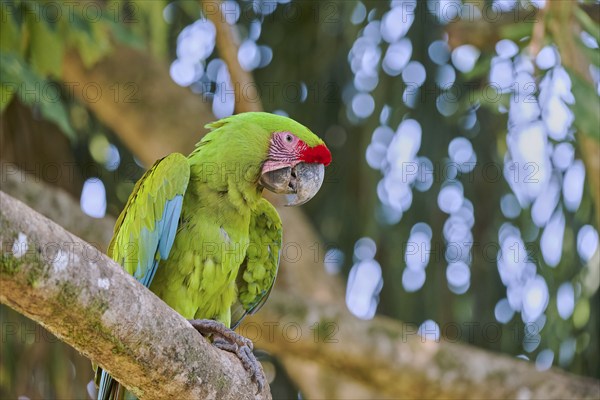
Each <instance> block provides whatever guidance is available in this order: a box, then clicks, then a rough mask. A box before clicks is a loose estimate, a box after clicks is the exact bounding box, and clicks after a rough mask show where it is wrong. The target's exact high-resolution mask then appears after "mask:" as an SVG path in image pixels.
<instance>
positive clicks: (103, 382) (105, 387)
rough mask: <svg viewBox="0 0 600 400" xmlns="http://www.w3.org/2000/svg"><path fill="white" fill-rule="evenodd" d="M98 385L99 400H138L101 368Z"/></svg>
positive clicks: (97, 372) (98, 374) (97, 374)
mask: <svg viewBox="0 0 600 400" xmlns="http://www.w3.org/2000/svg"><path fill="white" fill-rule="evenodd" d="M96 384H97V385H98V400H137V397H135V396H134V395H133V394H131V393H130V392H129V391H128V390H126V389H125V387H124V386H123V385H121V384H120V383H119V382H117V381H116V380H114V379H113V377H112V376H110V375H109V374H108V373H107V372H106V371H103V370H102V369H100V367H98V370H97V371H96Z"/></svg>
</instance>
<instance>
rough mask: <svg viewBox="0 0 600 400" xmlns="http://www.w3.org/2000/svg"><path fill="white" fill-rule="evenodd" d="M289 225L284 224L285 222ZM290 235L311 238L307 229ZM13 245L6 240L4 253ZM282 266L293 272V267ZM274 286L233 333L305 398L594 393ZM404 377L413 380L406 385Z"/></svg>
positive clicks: (48, 197) (327, 297)
mask: <svg viewBox="0 0 600 400" xmlns="http://www.w3.org/2000/svg"><path fill="white" fill-rule="evenodd" d="M5 169H6V168H5ZM20 174H23V173H22V172H20ZM20 174H17V173H11V174H10V175H8V177H9V178H7V179H6V180H4V179H3V180H2V182H3V185H4V186H3V188H6V187H8V188H9V189H8V190H10V191H11V194H13V195H15V196H18V197H22V198H24V199H26V201H32V199H35V202H36V204H37V205H40V204H41V205H45V204H54V205H55V206H54V207H47V208H48V210H49V212H48V215H49V216H51V217H52V218H55V219H56V220H58V221H62V219H63V218H66V219H65V220H66V221H67V225H66V226H67V227H68V228H69V229H71V228H73V229H78V228H79V229H82V232H83V233H82V235H84V238H88V237H90V236H89V235H92V236H91V237H94V235H100V232H99V231H101V230H106V232H105V233H104V235H110V232H111V231H112V223H113V221H112V219H109V218H106V219H105V220H96V219H92V218H89V217H81V218H79V219H78V221H79V224H75V223H73V220H71V219H70V217H69V216H68V215H67V214H68V213H67V212H66V210H72V209H76V208H77V204H76V203H75V202H74V201H73V200H72V199H71V198H70V197H69V196H68V195H66V194H65V193H61V191H60V190H50V189H49V188H48V185H47V184H44V183H41V182H36V181H25V182H26V184H21V185H15V184H11V183H9V184H8V185H6V184H5V183H6V182H7V181H10V179H11V178H14V177H19V178H18V179H14V180H15V181H16V182H21V183H25V182H23V179H25V178H22V177H21V176H22V175H20ZM23 176H25V177H27V179H29V178H31V177H29V176H27V175H23ZM23 193H25V194H23ZM27 193H36V194H37V195H36V196H34V197H32V196H28V195H26V194H27ZM3 204H4V203H3ZM44 207H45V206H44ZM69 221H71V222H69ZM294 222H295V221H294V220H293V219H292V220H288V221H287V223H288V224H290V226H294ZM96 224H97V225H96ZM77 225H79V227H78V226H77ZM94 226H97V228H96V229H94ZM296 234H297V235H299V236H300V237H307V238H308V237H310V236H311V232H310V231H307V232H296ZM54 236H56V234H54ZM4 242H5V240H4V239H3V243H4ZM12 243H13V241H10V240H9V243H8V245H9V247H8V248H7V249H8V250H9V251H12V247H11V246H12ZM76 249H77V248H76ZM288 268H291V269H294V270H296V271H295V273H299V271H297V269H298V267H297V266H294V265H289V266H288ZM111 269H112V267H111ZM88 273H89V272H88ZM285 276H286V277H289V276H288V275H285ZM292 277H293V275H292ZM278 281H279V280H278ZM92 282H94V280H93V278H92ZM302 284H303V285H304V283H302ZM136 286H137V285H136ZM277 287H279V289H276V290H274V291H273V293H272V295H271V296H270V298H269V301H268V302H267V303H266V305H265V307H263V308H262V309H261V311H260V312H259V313H257V314H255V315H253V316H252V317H250V318H249V319H248V320H246V321H245V322H244V324H242V326H241V327H240V333H242V334H244V335H246V336H248V337H250V338H251V339H254V340H255V345H256V347H257V348H262V349H265V350H267V351H269V352H271V353H273V354H274V355H276V356H278V357H279V358H280V359H281V360H282V361H283V362H284V363H285V365H286V367H288V372H289V373H290V375H291V376H292V378H293V379H294V380H295V381H296V383H297V384H298V385H299V386H300V387H301V388H302V390H303V393H304V394H305V395H306V396H307V397H308V398H324V397H327V398H350V397H352V398H364V399H367V398H376V397H377V398H380V397H382V396H384V395H385V396H392V397H431V394H432V393H434V391H435V394H436V395H442V396H444V397H463V396H467V394H465V392H464V391H468V393H471V394H469V396H471V397H477V396H480V397H484V396H485V397H502V396H509V397H516V394H523V395H524V394H527V393H529V392H531V397H532V398H535V397H542V395H545V393H546V392H547V391H551V390H552V391H553V392H552V396H554V397H557V398H558V397H560V396H561V394H564V395H565V396H564V397H565V398H574V397H581V398H585V397H586V396H588V395H587V394H589V396H588V397H594V395H595V396H596V397H597V396H598V394H599V393H598V391H599V390H600V387H599V383H598V381H595V380H592V379H588V378H582V377H578V376H574V375H570V374H566V373H564V372H562V371H559V370H552V371H549V372H538V371H536V370H535V367H534V366H533V365H532V364H528V363H525V362H521V361H519V360H516V359H514V358H510V357H506V356H502V355H496V354H493V353H490V352H488V351H484V350H479V349H476V348H473V347H472V346H468V345H459V344H453V343H448V341H447V340H442V342H441V343H439V344H438V343H431V342H427V343H424V342H422V341H421V340H420V338H419V337H418V336H416V334H415V329H414V328H413V327H412V326H409V325H406V324H402V323H401V322H398V321H395V320H390V319H388V318H383V317H375V318H374V319H373V320H372V321H360V320H358V319H356V318H354V317H353V316H352V315H350V314H349V313H348V312H347V311H346V309H345V307H344V305H343V303H342V302H341V301H336V300H337V296H334V298H333V299H332V298H331V296H332V295H331V294H328V293H325V292H321V291H318V292H317V293H312V292H311V294H310V296H308V297H310V298H308V297H307V296H306V293H308V292H306V293H304V294H302V293H300V292H298V290H297V288H296V289H295V290H291V289H292V288H294V284H293V282H289V283H288V284H287V285H286V282H283V284H281V282H280V283H278V285H277ZM319 288H320V285H317V289H319ZM333 288H334V289H335V286H333ZM307 290H308V289H307ZM142 291H143V292H145V293H146V294H147V291H146V290H142ZM341 298H342V299H343V296H341ZM161 304H162V303H161ZM169 310H170V309H169ZM33 318H34V319H35V316H34V317H33ZM315 323H317V325H315ZM298 333H300V335H299V337H298V340H296V336H298V335H297V334H298ZM315 338H316V340H315ZM331 341H336V342H332V343H329V342H331ZM290 366H293V367H292V368H290ZM473 371H475V372H476V374H475V375H472V374H473ZM485 377H488V378H489V379H487V378H486V379H484V378H485ZM442 378H443V379H442ZM404 380H408V381H410V382H412V383H410V384H405V382H404ZM455 380H456V381H455ZM496 384H498V385H496ZM554 385H556V388H555V387H554ZM498 387H501V388H502V389H498ZM492 388H493V389H492ZM498 390H502V392H499V391H498ZM519 390H521V392H519ZM492 392H493V393H492ZM586 393H587V394H586ZM538 395H539V396H538Z"/></svg>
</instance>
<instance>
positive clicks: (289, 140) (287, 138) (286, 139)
mask: <svg viewBox="0 0 600 400" xmlns="http://www.w3.org/2000/svg"><path fill="white" fill-rule="evenodd" d="M292 140H294V139H293V138H292V135H290V134H289V133H288V134H287V135H285V141H286V142H288V143H292Z"/></svg>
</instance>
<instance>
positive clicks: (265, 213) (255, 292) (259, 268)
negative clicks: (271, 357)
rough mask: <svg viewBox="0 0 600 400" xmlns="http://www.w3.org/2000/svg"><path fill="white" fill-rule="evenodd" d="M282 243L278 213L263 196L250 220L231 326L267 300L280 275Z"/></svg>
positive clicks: (256, 309)
mask: <svg viewBox="0 0 600 400" xmlns="http://www.w3.org/2000/svg"><path fill="white" fill-rule="evenodd" d="M281 244H282V230H281V219H280V218H279V214H277V211H276V210H275V207H273V206H272V205H271V203H269V202H268V201H267V200H265V199H262V200H261V202H260V203H259V207H258V208H257V209H256V210H255V212H254V213H253V214H252V217H251V219H250V244H249V246H248V249H247V251H246V257H245V259H244V262H243V264H242V266H241V267H240V270H239V272H238V276H237V280H236V283H237V287H238V298H237V301H236V303H235V304H234V305H233V306H232V309H231V329H235V328H236V327H237V326H238V325H239V323H240V322H241V321H242V319H244V317H245V316H246V315H248V314H254V313H255V312H257V311H258V310H259V309H260V308H261V307H262V306H263V304H264V303H265V302H266V301H267V298H268V297H269V294H270V293H271V289H272V288H273V284H274V283H275V278H276V277H277V270H278V268H279V258H280V254H281Z"/></svg>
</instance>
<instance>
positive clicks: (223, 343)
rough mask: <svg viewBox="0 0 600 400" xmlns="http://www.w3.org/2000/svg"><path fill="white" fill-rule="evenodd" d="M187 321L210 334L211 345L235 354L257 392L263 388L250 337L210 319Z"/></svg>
mask: <svg viewBox="0 0 600 400" xmlns="http://www.w3.org/2000/svg"><path fill="white" fill-rule="evenodd" d="M189 322H190V324H191V325H192V326H193V327H194V329H196V330H197V331H198V332H200V334H201V335H203V336H212V338H213V341H212V343H213V346H215V347H216V348H218V349H220V350H224V351H228V352H230V353H233V354H235V355H236V356H237V358H239V359H240V361H241V362H242V365H243V366H244V369H245V370H246V371H248V373H249V374H250V378H251V379H252V381H254V382H256V385H257V386H258V392H257V394H258V393H260V392H261V391H262V390H263V388H264V386H265V382H266V380H265V375H264V373H263V371H262V369H261V367H260V362H259V361H258V360H257V359H256V356H255V355H254V353H252V350H253V349H254V344H253V343H252V341H251V340H250V339H248V338H246V337H244V336H242V335H240V334H238V333H236V332H234V331H233V330H232V329H229V328H227V327H226V326H225V325H223V324H222V323H220V322H218V321H214V320H212V319H194V320H189Z"/></svg>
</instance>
